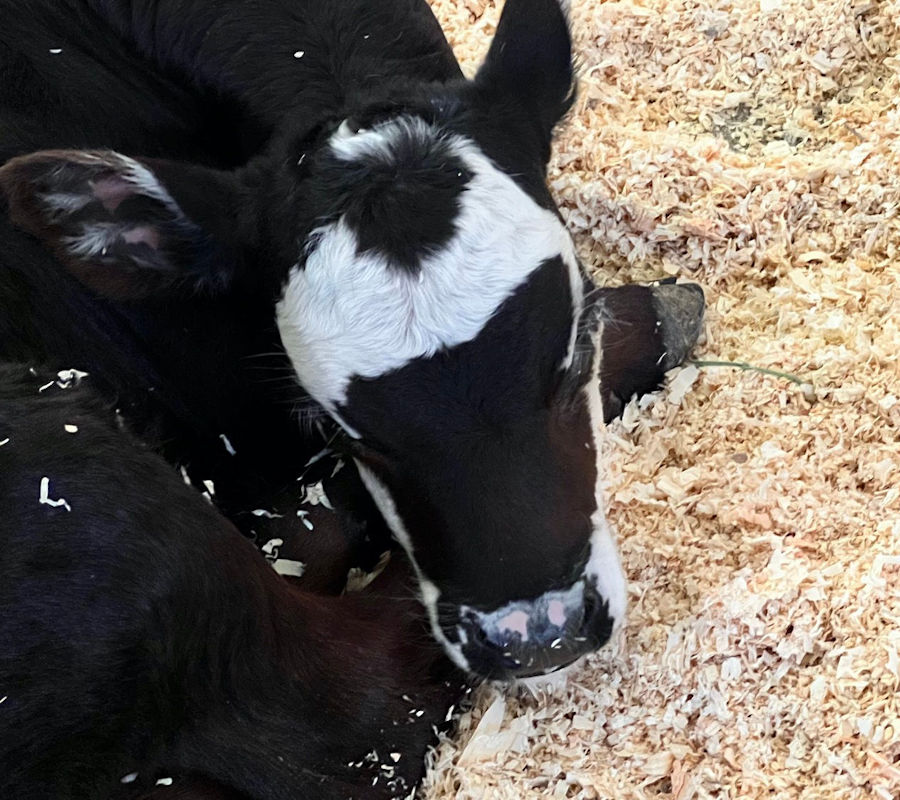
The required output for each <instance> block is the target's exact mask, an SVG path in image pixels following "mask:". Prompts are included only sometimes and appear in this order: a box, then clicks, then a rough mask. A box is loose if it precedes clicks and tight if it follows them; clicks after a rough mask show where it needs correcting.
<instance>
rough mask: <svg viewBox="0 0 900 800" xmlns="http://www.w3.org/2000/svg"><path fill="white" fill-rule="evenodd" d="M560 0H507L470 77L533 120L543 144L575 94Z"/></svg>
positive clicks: (566, 32)
mask: <svg viewBox="0 0 900 800" xmlns="http://www.w3.org/2000/svg"><path fill="white" fill-rule="evenodd" d="M564 5H565V6H567V5H568V3H567V2H566V0H507V2H506V6H504V8H503V12H502V14H501V15H500V23H499V24H498V25H497V33H496V34H495V35H494V40H493V41H492V42H491V47H490V50H489V51H488V54H487V57H486V58H485V61H484V64H482V66H481V69H479V71H478V74H477V75H476V77H475V81H476V83H477V84H478V85H479V86H481V87H482V88H484V89H486V90H487V91H489V92H491V93H493V94H494V95H495V96H496V97H497V98H498V99H501V100H511V101H513V102H517V103H519V104H521V105H522V106H523V109H524V110H525V111H526V112H527V113H528V114H529V115H530V116H531V117H532V118H533V119H534V120H535V121H536V122H537V124H538V125H539V127H540V129H541V132H542V133H543V134H544V136H545V137H546V143H547V146H548V147H549V143H550V136H551V134H552V132H553V127H554V126H555V125H556V123H557V122H559V121H560V119H562V117H563V115H564V114H565V113H566V112H567V111H568V110H569V108H570V107H571V105H572V102H573V101H574V99H575V84H574V75H573V69H572V40H571V37H570V35H569V23H568V19H567V18H566V12H565V11H564V8H563V6H564Z"/></svg>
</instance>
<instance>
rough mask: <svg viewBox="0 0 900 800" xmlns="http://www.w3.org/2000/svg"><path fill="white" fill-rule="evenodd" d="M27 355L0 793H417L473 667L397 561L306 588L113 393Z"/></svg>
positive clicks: (8, 520) (6, 539)
mask: <svg viewBox="0 0 900 800" xmlns="http://www.w3.org/2000/svg"><path fill="white" fill-rule="evenodd" d="M33 373H34V370H31V371H30V372H29V371H27V370H26V369H25V368H24V367H18V366H0V507H2V509H3V522H2V525H0V571H2V575H3V580H2V581H0V796H2V797H4V798H10V800H12V798H15V800H48V798H53V800H69V799H70V798H71V799H74V798H86V799H88V798H89V799H90V800H99V799H100V798H105V797H109V796H111V795H114V794H118V795H119V796H121V795H122V794H124V793H126V792H129V793H130V791H131V790H132V789H135V790H140V787H141V786H144V787H147V786H149V787H153V785H154V782H155V780H156V779H157V778H162V777H169V776H171V775H172V774H173V773H176V772H184V773H189V774H193V775H194V776H196V777H198V778H199V777H204V778H206V779H211V780H214V781H215V782H216V784H218V785H219V787H220V790H219V791H218V792H217V793H216V794H213V795H210V794H192V795H189V796H196V797H203V796H205V797H209V796H215V797H219V796H225V797H234V796H236V795H234V792H238V793H239V795H240V796H241V797H245V798H260V799H261V798H272V799H273V800H274V798H284V799H285V800H287V799H288V798H290V800H295V798H298V797H314V798H323V800H324V799H326V798H341V800H344V799H345V798H348V797H353V798H388V797H395V796H405V795H407V794H408V793H409V790H410V789H411V788H412V786H413V785H414V784H415V783H416V781H417V780H418V779H419V777H420V774H421V772H422V769H423V756H424V751H425V748H426V747H427V745H428V744H429V743H430V741H431V739H432V736H433V732H432V726H433V725H435V724H441V723H442V722H443V720H444V718H445V716H446V711H447V706H448V705H449V703H450V702H451V701H452V698H453V697H454V696H456V695H458V693H459V681H458V680H455V681H454V683H452V684H451V683H450V682H449V681H448V682H445V680H444V679H445V678H446V677H447V675H446V674H445V673H447V671H448V668H450V669H452V667H450V665H449V664H448V663H447V662H446V661H445V659H444V658H443V657H442V655H441V651H440V649H439V648H438V646H437V645H436V644H435V643H433V641H432V640H431V639H430V637H429V636H428V634H427V628H426V623H425V620H424V617H423V615H422V613H421V610H420V606H419V604H418V603H417V602H416V601H415V600H414V599H412V598H411V596H410V597H409V599H406V600H404V599H402V597H400V596H399V594H398V591H397V590H398V581H399V582H400V585H402V581H403V575H402V573H400V574H396V575H394V576H393V583H389V584H388V585H387V586H384V587H383V588H382V592H384V594H383V595H382V596H380V597H378V596H371V597H363V596H359V595H356V596H347V597H343V598H328V597H322V596H317V595H312V594H309V593H307V592H303V591H300V590H298V589H296V588H293V587H292V586H291V585H290V584H289V583H288V582H287V580H285V579H283V578H282V577H280V576H279V575H278V574H276V572H275V571H274V570H273V569H272V568H271V567H270V566H268V565H267V564H266V562H265V560H264V559H263V558H262V556H261V555H260V554H259V553H258V551H256V549H255V548H254V547H253V546H252V545H251V544H250V543H249V542H248V541H247V540H246V538H245V537H243V536H241V535H240V534H239V533H238V531H237V530H236V529H235V528H234V527H233V526H232V525H231V524H230V523H229V522H228V521H226V520H225V519H224V518H223V517H222V516H221V515H220V514H219V513H218V512H216V511H215V509H214V508H213V507H212V506H211V505H210V504H209V503H208V502H206V501H205V500H204V499H202V498H201V497H200V496H199V495H198V494H197V493H196V492H195V491H193V490H191V489H189V488H188V487H187V486H185V485H184V483H183V481H182V480H181V478H180V477H179V476H178V474H177V473H175V472H174V471H173V470H172V469H171V467H170V466H169V465H168V464H166V463H165V462H164V461H163V460H162V459H161V458H160V457H159V456H157V455H155V454H153V453H151V452H150V451H148V449H147V448H146V447H145V446H142V445H139V444H137V443H136V442H135V440H134V439H133V438H132V437H131V436H130V435H128V434H126V433H124V432H123V431H121V430H120V429H119V426H117V424H116V421H115V418H114V414H113V411H112V409H111V408H109V407H108V403H106V402H103V401H100V400H98V398H97V397H96V396H95V395H94V394H92V393H91V392H89V391H88V390H87V388H86V387H85V386H71V387H70V388H60V386H59V385H58V383H55V382H54V383H53V384H52V386H50V387H49V388H48V389H46V390H45V391H43V392H41V391H40V388H41V386H42V385H46V383H47V382H49V381H50V379H49V378H42V377H38V376H37V375H35V374H33ZM51 377H53V376H51ZM399 566H400V565H398V564H394V567H399ZM383 577H384V576H382V578H380V579H379V580H382V579H383ZM194 791H196V790H194ZM182 796H183V795H182Z"/></svg>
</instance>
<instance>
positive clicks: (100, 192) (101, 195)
mask: <svg viewBox="0 0 900 800" xmlns="http://www.w3.org/2000/svg"><path fill="white" fill-rule="evenodd" d="M90 185H91V189H92V191H93V193H94V197H95V198H97V200H99V201H100V202H101V203H103V206H104V208H106V210H107V211H115V210H116V209H117V208H118V207H119V204H120V203H121V202H122V201H123V200H125V199H126V198H128V197H131V196H132V195H135V194H137V187H135V185H134V184H133V183H129V182H128V181H126V180H123V179H122V178H119V177H118V176H115V175H113V176H111V177H109V178H98V179H97V180H95V181H91V184H90Z"/></svg>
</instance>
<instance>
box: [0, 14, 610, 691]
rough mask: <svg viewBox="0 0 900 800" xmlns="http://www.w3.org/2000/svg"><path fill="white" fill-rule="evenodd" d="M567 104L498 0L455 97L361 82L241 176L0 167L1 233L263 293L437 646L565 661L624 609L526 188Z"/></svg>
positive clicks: (582, 319)
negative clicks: (485, 41)
mask: <svg viewBox="0 0 900 800" xmlns="http://www.w3.org/2000/svg"><path fill="white" fill-rule="evenodd" d="M572 87H573V77H572V63H571V49H570V39H569V33H568V28H567V24H566V20H565V17H564V15H563V13H562V11H561V10H560V8H559V5H558V4H557V3H556V2H555V0H509V1H508V3H507V6H506V8H505V10H504V12H503V16H502V18H501V21H500V25H499V28H498V31H497V34H496V37H495V39H494V41H493V43H492V46H491V48H490V52H489V54H488V56H487V58H486V60H485V63H484V64H483V66H482V67H481V69H480V71H479V72H478V74H477V76H476V77H475V78H474V80H472V81H458V82H453V83H449V84H440V85H410V84H408V82H404V83H403V84H397V85H393V84H391V83H390V82H387V83H386V85H385V86H383V87H375V88H372V87H369V88H368V89H367V91H366V93H365V98H364V99H360V100H359V101H357V100H354V99H353V98H350V99H349V100H347V103H346V107H344V108H342V109H341V111H340V113H338V114H336V115H335V117H334V118H333V119H328V120H319V121H317V122H316V124H315V125H314V126H308V127H306V128H304V129H303V130H300V131H294V130H292V131H287V132H286V133H285V134H284V136H281V137H279V138H278V140H277V141H276V142H273V143H272V146H271V148H270V150H269V151H268V152H267V153H266V154H265V155H264V156H261V157H260V158H258V159H256V160H255V161H254V162H253V163H251V164H250V165H248V166H247V167H246V168H244V169H242V170H240V171H238V172H236V173H233V174H226V173H219V172H213V171H210V170H206V169H202V168H199V167H194V166H191V167H187V166H184V165H176V164H172V163H167V162H160V161H150V160H142V161H137V160H134V159H131V158H127V157H124V156H121V155H118V154H115V153H109V152H90V153H72V152H48V153H38V154H35V155H32V156H27V157H24V158H21V159H16V160H14V161H12V162H10V163H9V164H8V165H6V166H5V167H4V168H3V169H2V170H0V182H2V185H3V187H4V188H5V189H6V192H7V194H8V196H9V198H10V206H11V213H12V215H13V218H14V219H15V220H16V221H17V222H18V223H19V224H20V225H22V226H23V227H25V228H26V229H29V230H31V231H32V232H34V233H36V234H37V235H39V236H41V237H43V238H45V239H47V240H49V241H50V242H51V243H52V245H53V246H54V248H55V250H56V252H57V254H58V255H59V257H60V258H61V260H62V261H63V262H64V263H66V264H67V265H68V266H69V267H70V269H72V270H73V271H74V272H75V273H76V274H78V275H79V276H81V278H82V279H83V280H84V281H86V282H87V283H89V285H91V286H93V287H94V288H96V289H97V290H98V291H100V292H103V293H105V294H107V295H110V296H113V297H119V298H131V299H133V298H137V297H140V296H141V295H144V294H147V293H149V292H159V291H163V290H165V289H169V290H174V291H179V290H182V289H183V287H185V286H186V287H188V289H189V290H191V291H194V290H198V289H199V290H206V291H267V292H268V293H269V294H270V295H271V298H272V301H273V305H274V313H275V315H276V318H277V322H278V326H279V329H280V332H281V335H282V340H283V342H284V346H285V348H286V350H287V352H288V355H289V356H290V358H291V360H292V362H293V365H294V368H295V371H296V376H297V379H298V382H299V385H300V386H301V387H302V389H303V390H304V391H305V392H307V393H308V394H309V395H310V396H311V397H312V398H313V399H314V400H315V401H317V402H318V403H319V404H321V405H322V406H323V407H324V408H325V409H326V410H327V412H328V413H329V414H330V415H331V416H332V417H333V419H334V420H335V421H336V422H337V423H338V424H339V425H340V427H341V429H342V431H343V439H344V444H343V446H344V447H345V448H346V450H347V451H348V453H349V454H351V455H352V456H353V458H354V459H355V460H356V463H357V465H358V467H359V470H360V473H361V475H362V477H363V480H364V482H365V484H366V486H367V487H368V489H369V491H370V492H371V494H372V496H373V498H374V499H375V501H376V503H377V505H378V506H379V508H380V510H381V512H382V513H383V515H384V517H385V518H386V520H387V521H388V523H389V524H390V526H391V528H392V529H393V533H394V535H395V536H396V538H397V540H398V541H399V542H400V543H401V544H402V545H403V547H404V548H405V549H406V551H407V552H408V553H409V555H410V558H411V560H412V562H413V564H414V566H415V569H416V573H417V576H418V581H419V585H420V589H421V596H422V600H423V602H424V603H425V606H426V607H427V610H428V614H429V617H430V621H431V627H432V631H433V633H434V635H435V636H436V638H437V639H438V640H439V641H440V642H441V643H442V644H443V645H444V647H445V649H446V651H447V652H448V654H449V655H450V657H451V658H452V659H453V660H454V661H455V662H456V663H457V664H458V665H459V666H461V667H463V668H465V669H469V670H472V671H474V672H477V673H479V674H481V675H485V676H489V677H498V678H508V677H516V676H527V675H534V674H538V673H543V672H550V671H552V670H554V669H556V668H558V667H560V666H563V665H565V664H567V663H570V662H571V661H573V660H574V659H575V658H577V657H578V656H579V655H581V654H583V653H586V652H589V651H591V650H593V649H595V648H597V647H599V646H600V645H602V644H603V643H605V642H606V641H607V640H608V638H609V637H610V635H611V632H612V630H613V629H614V627H615V626H616V625H617V624H618V623H619V622H620V621H621V620H622V617H623V615H624V611H625V584H624V577H623V573H622V570H621V567H620V564H619V560H618V555H617V552H616V547H615V543H614V540H613V536H612V534H611V532H610V529H609V526H608V524H607V522H606V519H605V516H604V512H603V508H602V500H601V492H600V486H599V475H600V471H599V469H598V464H597V459H598V448H597V444H596V441H595V433H596V431H597V429H598V426H599V425H600V424H601V421H602V410H601V401H600V391H599V382H598V372H599V362H600V355H601V354H600V348H599V346H598V342H599V336H600V333H601V329H602V321H603V320H602V314H601V313H600V312H599V310H598V307H597V306H596V304H595V303H594V302H593V297H594V295H593V294H592V286H591V284H590V281H589V280H588V279H587V278H586V276H585V275H584V273H583V272H582V270H581V268H580V267H579V264H578V262H577V259H576V256H575V252H574V248H573V246H572V242H571V240H570V238H569V235H568V233H567V232H566V230H565V228H564V226H563V224H562V222H561V221H560V218H559V216H558V214H557V212H556V209H555V207H554V205H553V202H552V200H551V198H550V196H549V194H548V191H547V189H546V185H545V170H546V162H547V159H548V157H549V152H550V141H551V135H552V131H553V128H554V126H555V125H556V123H557V122H558V121H559V120H560V118H561V117H562V115H563V114H564V113H565V111H566V110H567V109H568V107H569V105H570V103H571V98H572ZM179 287H182V288H179Z"/></svg>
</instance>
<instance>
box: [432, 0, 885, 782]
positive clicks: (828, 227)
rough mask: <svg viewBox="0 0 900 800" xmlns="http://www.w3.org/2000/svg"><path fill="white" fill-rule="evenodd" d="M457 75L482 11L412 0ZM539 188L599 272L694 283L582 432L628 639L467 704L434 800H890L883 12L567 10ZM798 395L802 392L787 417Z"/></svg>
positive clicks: (586, 2)
mask: <svg viewBox="0 0 900 800" xmlns="http://www.w3.org/2000/svg"><path fill="white" fill-rule="evenodd" d="M433 6H434V9H435V12H436V13H437V14H438V16H439V18H440V19H441V21H442V23H443V25H444V26H445V29H446V30H447V31H449V33H450V35H451V37H452V41H453V43H454V46H455V48H456V51H457V54H458V55H459V57H460V58H461V60H462V61H463V63H464V64H465V66H466V68H467V69H468V71H469V73H470V74H472V73H473V72H474V70H475V68H476V67H477V64H478V62H479V61H480V59H481V57H482V56H483V54H484V52H485V50H486V47H487V44H488V42H489V37H490V35H491V34H492V33H493V30H494V28H495V25H496V22H497V19H498V15H499V11H500V8H499V5H497V4H495V3H493V2H489V1H488V0H434V3H433ZM571 18H572V25H573V36H574V40H575V46H576V51H577V56H578V63H579V67H580V94H579V99H578V101H577V103H576V106H575V108H574V110H573V113H572V115H571V117H570V119H569V121H568V123H567V124H566V125H565V127H564V128H563V129H562V130H561V131H560V132H559V135H558V137H557V139H556V144H555V155H554V161H553V163H552V165H551V171H550V180H551V185H552V187H553V189H554V192H555V194H556V197H557V198H558V200H559V202H560V204H561V206H562V212H563V214H564V216H565V218H566V221H567V223H568V225H569V227H570V229H571V231H572V233H573V234H574V236H575V239H576V243H577V245H578V248H579V252H580V255H581V257H582V259H583V262H584V263H585V264H586V265H587V266H588V267H589V268H590V269H591V270H592V272H593V273H594V274H595V275H596V277H597V280H598V281H599V282H600V283H620V282H624V281H631V280H646V279H650V278H656V277H660V276H666V275H678V276H681V277H684V278H688V279H690V280H695V281H697V282H699V283H701V284H703V285H704V287H705V289H706V291H707V299H708V303H709V311H708V314H707V322H706V342H705V344H704V345H703V347H702V348H701V350H700V351H699V352H698V354H697V358H698V359H700V360H702V361H739V362H747V363H750V364H753V365H755V366H758V367H763V368H766V369H769V370H773V371H775V372H784V373H790V374H791V375H795V376H798V377H799V378H800V380H801V382H804V383H806V384H808V385H806V386H801V385H798V384H796V383H793V382H790V381H789V380H786V379H784V378H781V377H778V376H777V375H771V374H762V373H759V372H754V371H742V370H738V369H732V368H728V367H705V366H700V367H697V366H688V367H686V368H684V369H682V370H680V371H677V372H675V373H674V374H671V375H670V381H669V384H668V386H667V388H666V389H664V390H662V391H660V392H659V393H657V394H656V395H653V396H650V397H648V398H645V399H644V400H643V401H641V403H640V404H637V403H633V404H632V405H631V406H630V407H629V408H628V409H627V410H626V414H625V416H624V418H623V419H622V420H621V421H618V422H616V423H614V424H613V425H611V426H610V427H609V428H608V429H607V430H606V431H605V433H604V440H605V445H604V446H605V453H606V464H607V470H608V474H607V481H606V483H607V499H608V502H609V515H610V517H611V519H612V521H613V523H614V524H615V526H616V527H617V529H618V533H619V541H620V545H621V549H622V556H623V561H624V565H625V568H626V571H627V573H628V577H629V580H630V610H629V614H628V622H627V627H626V630H625V632H624V634H623V636H622V637H621V638H620V640H619V641H618V642H617V643H616V646H615V647H612V648H609V649H607V650H606V651H604V652H602V653H599V654H597V655H596V656H593V657H592V658H590V659H589V660H588V661H587V662H586V663H582V664H581V665H579V666H578V667H577V668H576V669H575V670H574V671H573V672H571V673H570V675H569V677H568V682H567V684H566V685H565V687H564V688H562V689H559V690H557V691H556V692H555V693H552V694H550V695H549V696H546V697H539V698H537V699H534V698H529V697H522V698H515V697H502V696H500V695H497V694H496V693H494V692H493V690H488V689H486V690H483V691H482V693H481V697H480V701H479V702H478V703H477V704H476V707H475V708H474V709H472V710H471V711H469V712H467V713H466V714H464V715H463V717H462V719H461V722H460V730H459V731H458V733H457V734H456V735H455V737H454V738H453V739H452V740H447V741H445V742H444V743H443V745H442V746H441V747H440V749H439V750H438V752H437V753H436V754H435V757H434V765H433V768H432V770H431V772H430V774H429V777H428V779H427V782H426V787H425V795H426V796H427V797H428V798H429V799H430V800H439V799H443V798H460V799H461V800H465V799H466V798H473V800H474V798H501V799H502V798H523V797H526V798H530V797H551V798H553V797H559V798H604V800H605V799H606V798H609V799H610V800H611V799H612V798H616V800H626V799H628V798H635V799H638V798H659V799H661V800H662V799H668V798H671V799H672V800H700V799H701V798H748V799H750V800H755V799H756V798H779V799H781V798H785V799H789V798H810V800H811V799H812V798H817V799H818V798H829V799H831V798H834V799H835V800H837V799H843V798H847V799H848V800H849V799H850V798H883V800H890V798H895V797H900V699H898V697H900V695H898V685H900V436H898V429H900V366H898V353H900V268H898V266H897V260H898V249H900V218H898V206H900V58H898V46H900V35H898V32H900V2H897V1H896V0H893V1H891V0H871V1H870V2H863V0H733V1H732V2H728V1H727V0H707V2H692V1H691V0H643V2H600V0H572V3H571ZM810 401H813V402H810Z"/></svg>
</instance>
